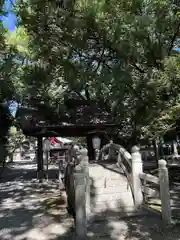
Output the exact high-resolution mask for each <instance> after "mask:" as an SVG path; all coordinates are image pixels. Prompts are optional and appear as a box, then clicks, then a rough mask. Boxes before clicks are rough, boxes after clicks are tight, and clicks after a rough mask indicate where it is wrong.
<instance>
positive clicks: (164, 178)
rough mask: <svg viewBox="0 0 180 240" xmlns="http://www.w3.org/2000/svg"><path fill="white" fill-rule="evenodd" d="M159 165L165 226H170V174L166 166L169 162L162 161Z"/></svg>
mask: <svg viewBox="0 0 180 240" xmlns="http://www.w3.org/2000/svg"><path fill="white" fill-rule="evenodd" d="M158 165H159V183H160V196H161V208H162V209H161V210H162V219H163V221H164V223H165V224H170V223H171V206H170V192H169V174H168V169H167V166H166V165H167V162H166V161H165V160H163V159H161V160H159V161H158Z"/></svg>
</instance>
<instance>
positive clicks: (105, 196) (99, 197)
mask: <svg viewBox="0 0 180 240" xmlns="http://www.w3.org/2000/svg"><path fill="white" fill-rule="evenodd" d="M129 198H132V197H131V195H130V194H129V193H127V192H125V193H118V194H117V193H111V194H108V193H107V194H99V195H96V196H95V197H94V199H95V200H96V201H99V202H101V201H102V202H104V201H114V200H119V201H121V200H122V199H123V200H125V199H126V200H127V199H129Z"/></svg>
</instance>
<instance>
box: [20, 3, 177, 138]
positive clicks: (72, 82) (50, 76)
mask: <svg viewBox="0 0 180 240" xmlns="http://www.w3.org/2000/svg"><path fill="white" fill-rule="evenodd" d="M16 10H17V13H18V15H19V23H20V24H21V25H22V26H23V27H24V28H25V29H26V32H27V34H28V38H29V49H30V51H31V52H32V55H31V60H32V62H33V64H31V65H29V66H26V69H25V71H24V73H25V74H24V76H23V77H24V80H23V81H24V84H26V86H27V87H28V92H29V94H31V95H33V94H34V95H37V94H39V95H40V96H45V97H46V98H48V99H51V100H54V99H56V100H57V99H59V101H60V99H61V98H62V96H63V95H64V94H65V93H66V92H67V90H68V91H70V92H71V93H72V92H75V93H76V94H77V95H78V96H80V97H81V98H83V96H82V90H83V88H84V86H85V83H87V82H88V84H89V90H90V95H91V98H92V99H97V100H103V101H104V102H105V103H106V106H107V109H108V111H110V112H111V114H112V117H113V118H114V120H115V121H117V122H118V123H119V124H121V125H122V129H121V133H122V134H124V135H125V136H131V137H135V138H136V137H137V136H151V137H152V136H153V137H154V136H155V135H157V134H159V133H164V132H165V131H166V130H168V129H170V128H172V127H173V125H174V123H175V118H176V112H177V109H178V108H179V86H180V85H179V72H180V71H179V70H180V69H179V53H178V52H177V51H176V50H175V47H178V46H179V39H178V37H179V27H180V4H179V2H178V1H169V0H156V1H147V0H135V1H132V0H126V1H124V0H122V1H117V0H112V1H104V0H98V1H96V0H94V1H90V0H76V1H70V0H69V1H65V0H64V1H55V0H54V1H53V0H51V1H48V0H43V1H42V0H38V1H33V0H23V1H17V6H16ZM165 128H166V130H165Z"/></svg>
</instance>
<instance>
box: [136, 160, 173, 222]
mask: <svg viewBox="0 0 180 240" xmlns="http://www.w3.org/2000/svg"><path fill="white" fill-rule="evenodd" d="M166 165H167V163H166V161H165V160H159V161H158V166H159V168H158V171H159V174H158V177H157V176H153V175H151V174H146V173H140V179H141V186H142V193H143V202H144V203H145V204H147V203H148V202H149V200H150V199H151V198H153V199H160V201H161V214H162V219H163V222H164V223H166V224H170V223H171V206H170V192H169V175H168V169H167V167H166Z"/></svg>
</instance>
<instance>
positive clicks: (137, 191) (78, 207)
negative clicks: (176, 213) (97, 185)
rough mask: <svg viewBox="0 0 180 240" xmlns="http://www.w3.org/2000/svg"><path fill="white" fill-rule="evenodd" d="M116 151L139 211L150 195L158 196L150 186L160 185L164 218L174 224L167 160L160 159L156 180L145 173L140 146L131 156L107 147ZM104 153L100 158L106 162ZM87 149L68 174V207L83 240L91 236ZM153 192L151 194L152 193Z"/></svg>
mask: <svg viewBox="0 0 180 240" xmlns="http://www.w3.org/2000/svg"><path fill="white" fill-rule="evenodd" d="M108 148H114V150H115V151H117V160H116V163H117V165H118V166H119V167H120V168H121V169H123V172H124V174H125V175H126V177H127V179H128V183H129V186H130V187H131V191H132V195H133V199H134V205H135V210H136V209H138V208H139V207H141V206H143V203H144V202H145V199H146V198H147V197H148V196H149V194H151V193H153V194H156V191H153V190H150V185H148V184H147V182H149V183H154V184H155V185H158V186H159V196H160V199H161V203H162V204H161V206H162V219H163V221H164V223H166V224H169V223H170V222H171V208H170V195H169V178H168V170H167V168H166V161H164V160H159V176H158V177H155V176H153V175H150V174H146V173H143V167H142V166H143V165H142V158H141V154H140V149H139V148H138V147H137V146H134V147H133V148H132V151H131V154H130V153H129V152H127V151H126V150H125V149H124V148H123V147H122V146H120V145H117V144H114V143H111V144H110V145H106V146H105V147H104V148H103V151H106V150H108ZM102 155H103V154H102V151H101V154H100V156H101V157H100V159H99V161H101V160H102V159H101V158H102ZM88 165H89V163H88V156H87V150H86V149H82V150H80V155H79V158H78V159H77V163H73V162H69V163H68V165H67V167H66V173H65V187H66V193H67V197H68V207H69V211H70V213H71V214H72V215H73V217H74V219H75V227H76V234H77V237H78V238H79V239H84V238H85V236H86V233H87V221H88V220H89V217H90V178H89V166H88ZM150 192H151V193H150Z"/></svg>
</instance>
